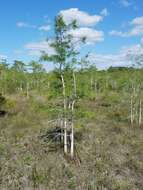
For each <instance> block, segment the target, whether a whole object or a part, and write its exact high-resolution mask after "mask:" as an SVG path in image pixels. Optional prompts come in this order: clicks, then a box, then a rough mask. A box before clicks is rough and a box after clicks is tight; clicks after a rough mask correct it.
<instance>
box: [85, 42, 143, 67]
mask: <svg viewBox="0 0 143 190" xmlns="http://www.w3.org/2000/svg"><path fill="white" fill-rule="evenodd" d="M139 55H143V46H142V45H140V44H137V45H133V46H131V47H124V48H122V49H121V51H120V52H119V53H118V54H95V53H91V54H89V57H88V60H89V61H90V62H91V63H93V64H96V66H97V68H99V69H106V68H108V67H110V66H114V67H116V66H132V65H134V64H135V59H136V57H138V56H139Z"/></svg>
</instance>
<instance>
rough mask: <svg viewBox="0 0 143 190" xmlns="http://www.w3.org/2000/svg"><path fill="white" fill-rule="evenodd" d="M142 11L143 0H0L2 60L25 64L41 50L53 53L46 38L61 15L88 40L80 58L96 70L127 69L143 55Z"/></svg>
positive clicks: (48, 66) (49, 35)
mask: <svg viewBox="0 0 143 190" xmlns="http://www.w3.org/2000/svg"><path fill="white" fill-rule="evenodd" d="M142 10H143V1H142V0H88V1H87V0H52V1H50V0H24V1H19V0H0V58H6V59H7V60H8V62H10V63H12V62H13V61H14V60H21V61H24V62H29V61H31V60H33V59H34V60H38V59H39V57H40V51H41V50H44V51H46V52H48V53H49V54H52V53H54V52H53V50H52V49H51V47H49V44H47V42H45V39H46V38H47V37H48V38H49V39H50V38H51V37H52V36H53V25H54V18H55V16H56V15H57V14H62V15H63V18H64V20H65V22H66V23H69V22H71V21H72V20H75V19H76V20H77V23H78V25H79V28H78V29H76V30H75V31H70V32H71V33H72V35H73V36H74V37H75V38H76V39H77V38H80V37H83V36H86V37H87V43H86V44H85V45H84V46H81V47H79V49H80V51H81V55H84V54H86V53H87V52H88V53H89V59H90V61H91V62H93V63H95V64H96V65H97V67H98V68H101V69H102V68H107V67H109V66H111V65H112V66H124V65H130V64H132V62H133V60H134V57H135V56H136V55H138V54H143V12H142ZM46 64H47V65H46V68H47V69H51V68H52V65H51V64H49V63H46ZM48 64H49V65H48Z"/></svg>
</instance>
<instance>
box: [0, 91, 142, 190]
mask: <svg viewBox="0 0 143 190" xmlns="http://www.w3.org/2000/svg"><path fill="white" fill-rule="evenodd" d="M112 96H113V98H112ZM112 96H111V97H109V96H101V95H100V96H99V97H98V96H96V98H95V99H93V100H88V99H85V100H81V101H79V103H78V108H77V110H78V111H77V117H78V118H79V117H80V119H78V120H77V121H76V131H77V132H79V133H80V134H82V138H79V141H76V148H77V151H78V156H79V157H80V160H81V164H80V165H78V164H76V163H75V162H73V161H71V160H69V159H67V158H66V157H65V156H64V155H63V152H62V151H61V150H59V151H53V152H51V151H50V148H49V146H48V144H47V143H46V142H44V141H43V140H41V139H40V138H39V136H40V134H41V131H44V130H47V129H48V128H50V127H51V126H50V125H49V123H48V120H50V119H51V118H54V117H55V115H54V111H51V110H53V106H54V103H53V101H52V100H48V99H47V98H45V97H42V96H41V97H38V96H36V95H35V96H33V97H31V98H30V99H29V100H28V99H26V98H25V97H22V96H21V97H19V96H18V95H17V96H14V97H12V96H9V97H8V99H9V101H8V105H7V111H9V113H10V114H9V115H8V116H6V117H4V118H0V189H2V190H7V189H8V190H9V189H10V190H31V189H36V190H100V189H101V190H142V189H143V177H142V176H143V162H142V160H143V151H142V147H143V128H142V127H141V126H140V127H138V126H136V125H135V126H130V123H129V120H128V114H129V113H128V111H129V110H128V105H127V104H125V103H123V102H121V101H120V100H119V95H118V94H117V95H116V94H115V93H114V94H112ZM101 97H102V98H101ZM58 103H59V101H58V100H57V101H55V104H56V105H57V104H58ZM57 107H58V106H57ZM76 156H77V155H76Z"/></svg>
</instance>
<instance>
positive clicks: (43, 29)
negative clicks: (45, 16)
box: [38, 25, 51, 31]
mask: <svg viewBox="0 0 143 190" xmlns="http://www.w3.org/2000/svg"><path fill="white" fill-rule="evenodd" d="M38 29H39V30H42V31H49V30H50V29H51V26H50V25H43V26H40V27H39V28H38Z"/></svg>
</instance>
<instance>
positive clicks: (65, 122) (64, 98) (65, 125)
mask: <svg viewBox="0 0 143 190" xmlns="http://www.w3.org/2000/svg"><path fill="white" fill-rule="evenodd" d="M61 81H62V87H63V106H64V116H63V117H64V153H65V154H67V151H68V150H67V118H66V109H67V106H66V90H65V81H64V76H63V74H61Z"/></svg>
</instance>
